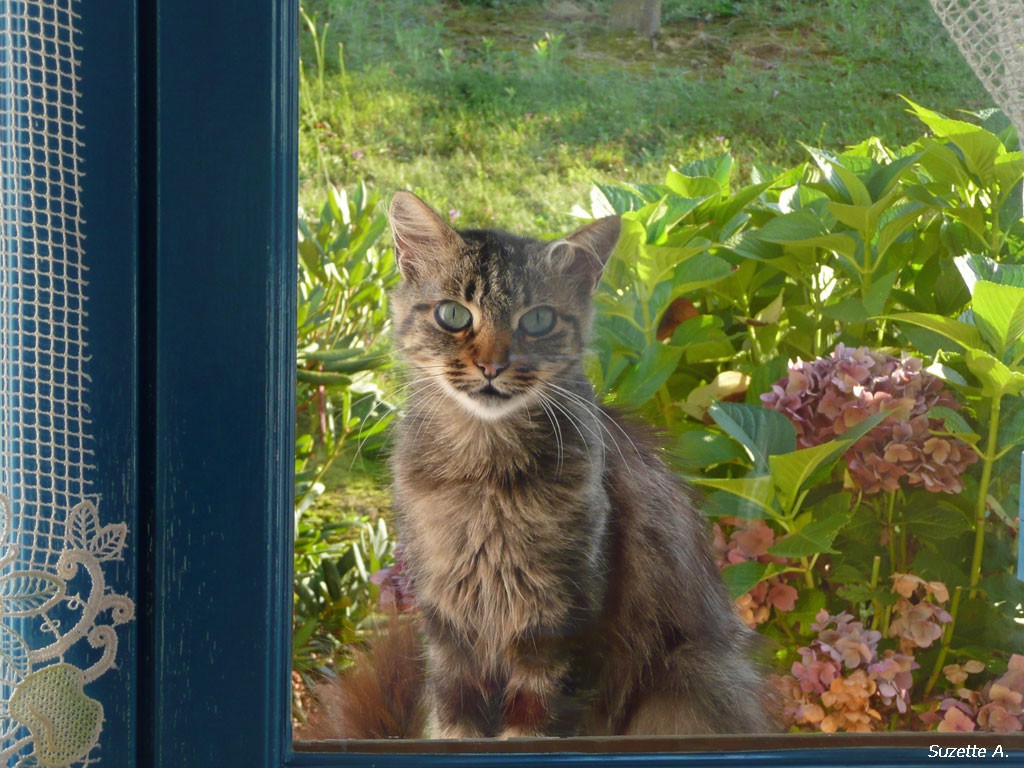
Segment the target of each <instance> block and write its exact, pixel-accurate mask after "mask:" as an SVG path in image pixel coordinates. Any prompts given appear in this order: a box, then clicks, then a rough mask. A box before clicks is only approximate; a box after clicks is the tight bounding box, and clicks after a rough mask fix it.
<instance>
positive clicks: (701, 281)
mask: <svg viewBox="0 0 1024 768" xmlns="http://www.w3.org/2000/svg"><path fill="white" fill-rule="evenodd" d="M911 110H912V112H913V113H914V114H915V115H917V116H918V117H919V118H920V119H921V120H922V122H923V123H925V125H926V126H927V128H928V129H929V131H930V135H929V136H926V137H924V138H922V139H920V140H919V141H917V142H914V143H913V144H911V145H909V146H907V147H903V148H900V149H891V148H888V147H886V146H884V145H883V144H882V142H881V141H879V140H878V139H869V140H868V141H865V142H862V143H861V144H858V145H857V146H854V147H851V148H850V149H849V150H848V151H847V152H844V153H841V154H833V153H830V152H826V151H824V150H820V149H815V148H812V147H807V148H806V151H807V153H808V155H809V156H810V159H809V160H808V161H807V162H806V163H804V164H802V165H800V166H798V167H796V168H792V169H788V170H785V171H781V172H768V171H765V170H762V169H758V170H757V171H756V172H755V173H754V174H753V177H754V181H753V183H751V184H748V185H746V186H742V187H739V188H736V189H734V188H733V163H732V159H731V158H730V157H728V156H722V157H718V158H714V159H710V160H707V161H703V162H700V163H694V164H691V165H688V166H684V167H682V168H680V169H678V170H676V169H673V170H671V171H670V172H669V173H668V175H667V176H666V178H665V182H664V184H662V185H638V184H622V185H616V186H609V185H598V186H597V187H596V188H595V190H594V194H593V197H592V201H591V208H592V211H591V213H592V215H594V216H598V215H604V214H607V213H610V212H617V213H620V214H622V215H623V217H624V220H625V221H624V227H623V238H622V241H621V242H620V245H619V248H618V250H617V251H616V254H615V255H614V257H613V259H612V262H611V263H610V264H609V267H608V269H607V271H606V273H605V278H604V281H603V283H602V286H601V288H600V290H599V292H598V306H599V309H600V313H599V317H598V319H597V321H596V323H595V327H596V330H597V337H598V338H597V344H596V351H597V355H596V357H595V359H594V360H593V361H592V363H591V369H590V370H591V373H592V377H593V379H594V381H595V383H596V386H597V388H598V390H599V391H600V392H601V394H602V395H603V396H605V397H606V398H608V399H609V400H611V401H613V402H616V403H619V404H621V405H624V406H626V407H629V408H634V409H639V410H641V411H643V412H644V413H645V414H646V415H647V416H648V417H649V418H651V419H653V420H655V421H656V422H657V423H660V424H661V425H662V426H663V427H664V428H665V429H666V430H667V432H668V433H669V435H670V436H671V437H672V439H673V440H674V448H675V449H676V451H677V453H678V454H679V457H680V461H681V463H682V465H683V466H684V468H685V469H686V470H687V471H688V472H689V473H691V474H692V475H693V479H694V481H695V482H696V483H698V484H699V485H702V486H703V487H704V488H705V490H707V491H708V492H709V495H708V509H709V512H710V514H712V516H713V517H715V518H716V520H717V522H716V527H717V533H718V544H719V554H720V556H721V557H722V560H721V564H722V566H723V568H724V570H723V574H724V576H725V578H726V581H727V583H728V585H729V587H730V589H731V590H732V591H733V593H734V594H735V595H736V596H737V598H738V599H739V600H740V605H741V609H742V611H743V613H744V616H745V617H746V618H747V619H748V621H749V622H750V623H751V624H752V625H759V626H760V628H761V630H762V631H763V632H764V633H766V634H768V635H770V636H772V637H774V638H775V639H776V640H777V641H778V642H779V653H778V655H779V662H780V666H781V667H782V668H783V669H786V670H790V671H791V672H792V674H791V675H788V676H785V677H783V678H782V681H783V682H782V685H783V688H784V691H783V692H784V694H785V695H786V700H787V701H788V702H789V705H790V706H789V712H788V714H789V716H790V722H791V723H792V724H793V725H794V727H796V728H801V729H808V728H809V729H813V730H817V729H822V730H830V729H831V730H836V729H840V730H878V729H883V728H897V727H898V728H920V727H921V725H922V723H924V724H932V725H934V724H935V723H936V722H939V723H945V726H944V727H953V726H955V725H956V724H957V722H959V721H958V718H967V719H969V720H970V721H971V722H972V723H975V724H976V725H977V726H978V727H989V723H990V722H991V723H998V724H999V725H998V727H1009V725H1008V724H1011V725H1012V723H1010V721H1009V720H1008V719H1007V718H1012V717H1016V715H1012V714H1010V713H1007V712H1002V711H1000V712H999V713H996V714H992V713H993V712H995V710H994V709H993V707H994V706H995V703H993V702H991V701H987V700H986V699H984V697H981V698H979V696H978V695H977V694H973V695H967V694H964V693H963V690H964V689H963V688H962V683H963V680H961V679H960V676H959V674H960V673H959V672H956V671H954V672H953V673H949V672H948V671H946V669H947V667H949V668H950V669H954V667H955V669H956V670H961V668H960V667H959V666H957V665H953V666H950V664H951V663H952V661H953V660H954V659H955V660H958V661H961V662H963V663H964V664H971V665H972V666H971V669H974V670H975V672H973V673H970V674H977V673H978V672H980V671H981V669H985V668H986V667H985V666H984V665H987V669H988V671H989V673H990V675H989V676H988V677H987V678H986V679H991V678H994V677H999V675H1002V674H1003V673H1005V672H1006V670H1007V667H1008V665H1009V666H1010V667H1016V666H1022V667H1024V658H1021V657H1011V655H1010V654H1011V652H1012V651H1013V650H1014V649H1020V648H1024V629H1022V627H1021V619H1022V618H1024V608H1022V604H1024V588H1022V585H1021V583H1020V582H1019V581H1018V580H1016V579H1015V578H1014V576H1013V561H1014V554H1015V553H1014V547H1013V543H1014V539H1015V537H1016V536H1017V535H1019V531H1018V528H1019V524H1018V523H1017V522H1016V521H1014V519H1013V517H1014V516H1013V514H1012V513H1008V512H1006V510H1012V509H1014V508H1015V505H1016V501H1015V499H1016V498H1017V496H1018V495H1019V493H1020V487H1019V480H1018V478H1019V471H1020V467H1019V451H1020V448H1021V447H1022V446H1024V429H1022V424H1024V399H1022V397H1021V395H1022V393H1024V340H1022V337H1024V266H1022V265H1021V262H1022V257H1024V239H1022V235H1024V222H1022V220H1021V213H1022V198H1021V188H1022V183H1021V181H1022V178H1024V158H1022V155H1021V153H1020V152H1019V151H1018V150H1017V149H1016V136H1015V135H1014V132H1013V131H1012V129H1011V128H1009V127H1008V125H1007V123H1006V122H1005V120H1004V119H1002V118H1001V116H999V115H984V116H981V117H983V118H985V120H984V124H983V125H978V124H975V123H970V122H966V121H961V120H950V119H948V118H945V117H943V116H941V115H938V114H936V113H934V112H931V111H929V110H926V109H923V108H921V107H919V106H917V105H914V104H911ZM800 361H806V362H800ZM762 401H764V402H762ZM765 405H768V406H770V408H765V407H764V406H765ZM854 619H857V621H854ZM840 637H845V638H846V640H845V641H844V642H847V643H851V644H854V645H857V647H862V648H863V649H865V650H864V655H863V659H862V660H861V661H858V662H857V663H854V662H853V661H852V660H850V659H841V658H839V657H832V656H829V653H831V652H832V651H829V650H828V649H831V648H833V645H834V641H835V640H836V639H837V638H840ZM865 638H868V639H865ZM847 662H849V663H847ZM978 662H984V665H983V667H982V668H981V669H979V668H977V663H978ZM844 664H845V667H844ZM822 670H827V674H825V673H824V672H822ZM961 671H962V670H961ZM912 672H913V674H912ZM1014 674H1016V673H1014ZM822 675H825V676H824V677H822ZM833 677H834V678H835V679H838V680H839V682H838V683H836V685H837V686H839V688H842V691H841V693H842V696H839V695H838V694H837V693H836V691H835V690H832V691H830V689H829V685H830V684H831V680H832V678H833ZM897 677H898V678H899V685H897V684H896V683H895V682H894V680H895V679H896V678H897ZM1011 677H1012V675H1011ZM826 678H827V679H826ZM1009 679H1010V678H1007V680H1009ZM1014 679H1015V678H1014ZM823 681H824V682H823ZM984 682H985V679H980V678H975V683H976V686H975V690H981V686H982V685H983V684H984ZM1001 684H1005V685H1008V684H1009V683H1007V682H1006V680H1004V681H1003V683H1001ZM1014 684H1015V685H1016V683H1014ZM844 686H845V687H844ZM826 691H830V692H829V693H826ZM1020 693H1024V691H1020ZM965 696H966V698H965ZM972 696H973V698H972ZM844 697H845V698H844ZM837 702H839V703H837ZM989 705H992V706H989ZM985 707H989V708H988V709H985ZM953 710H956V711H955V712H953ZM986 713H987V714H986ZM1004 715H1005V717H1004ZM918 716H920V718H921V719H920V720H918V719H917V717H918ZM1000 718H1002V719H1000ZM960 724H961V725H962V724H963V723H960ZM992 727H993V728H995V727H997V726H996V725H993V726H992Z"/></svg>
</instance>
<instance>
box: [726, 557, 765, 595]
mask: <svg viewBox="0 0 1024 768" xmlns="http://www.w3.org/2000/svg"><path fill="white" fill-rule="evenodd" d="M767 571H768V563H760V562H758V561H757V560H748V561H746V562H744V563H733V564H732V565H729V566H726V567H725V568H723V569H722V581H724V582H725V587H726V589H728V590H729V596H730V597H732V599H733V600H735V599H736V598H737V597H739V596H740V595H744V594H746V593H747V592H749V591H750V590H752V589H753V588H754V587H756V586H757V585H758V584H760V583H761V581H762V580H763V579H764V578H765V577H766V573H767Z"/></svg>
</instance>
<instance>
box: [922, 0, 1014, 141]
mask: <svg viewBox="0 0 1024 768" xmlns="http://www.w3.org/2000/svg"><path fill="white" fill-rule="evenodd" d="M931 4H932V7H934V8H935V12H936V13H937V14H938V15H939V18H940V19H942V23H943V25H944V26H945V27H946V31H948V32H949V35H950V37H952V38H953V41H954V42H955V43H956V45H957V47H958V48H959V49H960V52H961V53H963V55H964V58H965V59H967V61H968V63H969V64H970V65H971V68H972V69H973V70H974V72H975V74H976V75H977V76H978V79H979V80H981V83H982V85H984V86H985V89H986V90H987V91H988V92H989V94H990V95H991V96H992V99H993V100H994V101H995V103H996V104H997V105H998V106H999V108H1000V109H1002V110H1003V112H1004V113H1006V116H1007V117H1008V118H1010V120H1011V122H1013V124H1014V125H1015V126H1016V127H1017V132H1018V134H1019V135H1020V136H1022V137H1024V0H931Z"/></svg>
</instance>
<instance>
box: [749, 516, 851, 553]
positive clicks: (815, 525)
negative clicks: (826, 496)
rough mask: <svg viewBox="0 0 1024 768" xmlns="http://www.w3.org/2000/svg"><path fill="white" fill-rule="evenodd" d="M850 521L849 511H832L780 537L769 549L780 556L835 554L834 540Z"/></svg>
mask: <svg viewBox="0 0 1024 768" xmlns="http://www.w3.org/2000/svg"><path fill="white" fill-rule="evenodd" d="M849 521H850V512H849V511H837V512H832V513H830V514H829V515H827V516H826V517H823V518H822V519H820V520H814V521H812V522H810V523H808V524H807V525H805V526H804V527H803V528H801V529H800V530H799V531H794V532H793V533H791V534H789V535H788V536H786V537H784V538H782V539H779V540H778V541H777V542H775V543H774V544H773V545H772V546H771V548H770V549H769V550H768V551H769V552H770V553H771V554H773V555H777V556H779V557H810V556H811V555H818V554H821V553H824V552H830V553H833V554H835V552H836V550H834V549H832V542H834V541H835V539H836V536H838V535H839V531H841V530H842V529H843V526H845V525H846V524H847V523H848V522H849Z"/></svg>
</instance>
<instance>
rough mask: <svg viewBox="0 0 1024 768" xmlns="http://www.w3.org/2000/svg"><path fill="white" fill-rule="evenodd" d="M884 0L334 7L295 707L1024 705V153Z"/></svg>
mask: <svg viewBox="0 0 1024 768" xmlns="http://www.w3.org/2000/svg"><path fill="white" fill-rule="evenodd" d="M627 6H628V8H627ZM881 8H882V6H877V4H876V6H874V7H872V9H871V11H870V12H869V11H868V10H867V9H866V8H860V7H854V6H851V4H824V5H823V4H821V3H811V2H806V3H805V2H796V3H789V4H778V3H767V2H759V1H755V0H751V2H742V3H740V2H735V3H730V2H689V3H664V4H661V3H641V2H636V3H620V2H587V3H574V2H566V3H556V4H543V3H538V2H532V1H531V0H518V1H510V2H502V3H460V4H450V3H449V4H444V3H434V2H428V3H409V2H404V1H403V0H388V1H387V2H381V3H376V4H372V5H366V4H359V3H353V2H345V1H343V0H339V1H338V2H309V3H307V4H306V5H305V8H304V16H303V21H304V27H303V29H302V31H301V34H302V39H301V49H302V71H301V74H300V82H299V89H300V121H301V122H300V212H299V235H298V237H299V265H298V273H299V274H298V280H299V312H298V349H299V356H298V402H297V426H298V429H297V440H296V510H295V515H296V528H295V530H296V552H295V585H294V590H295V612H294V621H293V629H294V647H293V723H294V726H295V734H296V738H297V739H298V741H299V743H302V742H306V741H310V740H317V739H346V738H349V739H351V738H357V739H370V738H376V739H384V738H395V737H397V738H404V739H417V738H424V737H426V738H442V739H473V740H477V739H491V738H499V739H514V738H521V737H525V738H532V737H537V736H550V735H558V736H566V737H573V738H575V737H592V738H597V737H600V738H607V737H616V736H630V735H639V736H649V737H661V736H664V735H689V736H694V735H698V736H702V737H703V736H708V735H716V736H717V735H725V734H728V735H730V737H732V736H735V735H736V734H740V736H739V737H737V738H733V739H732V740H731V741H730V740H728V739H726V740H722V741H707V740H704V741H700V740H697V741H690V742H688V743H689V745H690V746H689V747H687V745H686V743H684V742H681V741H679V740H675V741H657V740H656V739H654V740H651V741H648V742H645V743H646V744H647V746H646V747H643V746H640V745H638V744H634V743H631V742H623V743H622V744H612V743H611V742H601V743H600V745H599V746H598V747H594V742H585V741H579V742H577V741H571V740H570V741H561V742H558V747H557V748H558V749H569V750H571V749H581V750H584V751H588V750H589V749H591V748H595V749H607V750H609V751H616V750H618V749H620V748H621V749H623V750H628V749H633V748H635V749H654V750H656V751H657V750H668V751H671V750H676V749H684V750H685V749H687V748H690V749H698V750H709V749H715V748H721V749H745V748H750V746H751V744H752V743H753V742H752V741H750V740H749V738H747V740H746V741H745V740H744V737H743V736H742V735H743V734H761V733H764V732H769V731H771V732H778V733H786V732H788V733H793V734H805V735H808V736H813V735H815V734H820V733H833V732H844V733H852V734H859V733H867V732H883V733H892V732H899V731H928V732H932V731H972V732H994V733H1000V734H1002V733H1008V732H1013V731H1019V730H1021V729H1022V727H1024V721H1022V719H1021V718H1022V715H1021V711H1020V707H1019V702H1018V699H1019V697H1020V696H1024V656H1022V655H1021V653H1022V651H1024V628H1022V627H1024V588H1022V585H1021V582H1020V581H1019V580H1018V578H1017V573H1018V571H1017V548H1016V543H1015V542H1016V540H1017V536H1018V528H1019V522H1018V520H1017V511H1016V510H1017V509H1018V505H1019V494H1020V471H1021V467H1020V450H1021V448H1022V443H1024V431H1022V429H1021V425H1022V424H1024V402H1022V397H1021V395H1022V393H1024V367H1022V366H1024V342H1022V341H1021V338H1022V336H1024V264H1022V261H1024V259H1022V253H1024V251H1022V245H1021V244H1022V243H1024V238H1022V235H1024V226H1022V222H1021V179H1022V178H1024V161H1022V160H1021V157H1020V154H1019V144H1018V138H1017V133H1016V131H1015V130H1014V128H1013V125H1012V124H1011V122H1010V121H1009V119H1007V118H1006V117H1005V116H1004V115H1002V113H1000V112H998V111H997V110H995V109H994V102H993V100H992V99H991V98H990V97H989V96H988V95H986V94H985V93H984V92H983V91H981V90H979V89H978V87H977V80H976V79H975V77H974V75H973V73H972V71H971V69H970V67H969V65H968V64H967V63H966V62H965V61H964V60H963V58H962V57H961V55H960V53H959V51H958V50H957V47H956V45H955V44H954V43H953V42H952V41H951V40H950V39H949V38H948V37H947V36H946V33H945V31H944V29H943V26H942V21H940V19H939V18H938V17H937V16H936V15H935V14H934V13H933V11H932V10H931V8H930V7H929V6H928V4H926V3H923V2H921V3H914V4H907V3H895V2H892V3H889V2H887V3H885V4H884V10H880V9H881ZM879 12H882V13H885V14H887V15H888V16H890V17H891V18H893V19H894V20H895V23H893V24H891V25H886V28H885V29H883V28H881V27H880V25H878V24H877V21H876V19H877V18H878V13H879ZM631 14H633V15H631ZM617 22H621V24H620V23H617ZM652 25H653V26H652ZM622 27H626V29H623V28H622ZM1015 39H1016V38H1015ZM1018 43H1019V41H1018ZM922 61H927V62H928V66H927V67H923V66H922ZM898 94H905V96H906V99H904V98H900V96H899V95H898ZM1000 103H1001V102H1000ZM963 110H967V111H966V112H964V111H963ZM947 116H948V117H947ZM951 118H955V119H951ZM398 190H413V191H415V192H416V193H417V195H416V196H414V195H412V194H411V193H409V192H399V191H398ZM389 219H390V227H389V221H388V220H389ZM477 228H482V229H477ZM507 232H511V233H514V234H511V235H510V234H507ZM533 238H536V239H533ZM644 425H646V426H644ZM684 486H688V487H689V488H691V489H692V491H689V490H685V489H684ZM375 654H376V656H375ZM374 659H376V661H374ZM374 663H375V664H376V671H373V669H374V668H373V664H374ZM368 670H370V671H368ZM339 680H340V681H341V682H340V683H339V682H338V681H339ZM395 692H398V693H399V694H400V695H399V696H398V697H397V698H395V697H392V698H390V699H389V701H391V702H392V703H391V705H390V706H391V709H388V710H382V709H380V708H379V707H377V706H376V705H375V703H374V702H375V701H376V699H377V698H379V697H381V696H384V695H385V694H386V695H387V696H391V694H392V693H395ZM318 697H319V698H318ZM1014 702H1017V703H1014ZM899 738H904V737H899ZM915 738H916V737H915ZM925 738H935V737H934V736H929V737H925ZM775 743H776V744H777V745H779V746H778V748H786V746H787V745H788V746H792V744H796V743H801V742H788V741H785V740H783V741H779V742H775ZM812 743H813V742H812ZM889 743H893V744H894V743H896V742H895V741H894V742H889ZM900 743H902V744H903V745H906V746H911V745H913V746H917V747H920V746H923V745H925V742H924V741H922V742H921V743H920V744H918V743H917V742H914V741H913V740H912V739H910V737H906V738H905V740H904V741H903V742H900ZM929 743H930V742H929ZM488 744H489V746H486V747H482V748H483V749H485V750H486V749H492V748H494V749H500V748H501V747H500V746H498V747H495V746H494V745H493V743H490V742H488ZM587 744H590V746H585V745H587ZM623 744H624V745H625V746H623ZM651 745H654V746H651ZM300 748H301V749H302V750H315V749H322V748H325V747H324V745H312V746H311V745H310V744H304V745H302V746H301V747H300ZM334 748H336V749H341V750H345V751H353V750H355V751H359V750H364V749H365V750H368V751H377V750H382V751H384V750H388V749H392V748H396V747H394V745H393V744H390V745H380V744H377V745H374V744H368V743H367V744H356V745H352V744H344V745H340V746H339V745H337V744H336V745H334ZM435 748H436V749H440V750H449V749H451V750H458V749H460V748H461V747H459V746H454V747H450V746H448V745H442V746H437V745H424V744H414V745H412V746H409V745H403V746H401V747H397V749H400V750H410V749H411V750H424V749H425V750H427V751H429V750H431V749H435ZM515 749H518V747H515ZM524 749H542V747H539V746H537V745H536V744H533V743H530V744H529V745H528V746H527V747H524ZM543 749H547V747H543Z"/></svg>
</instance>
